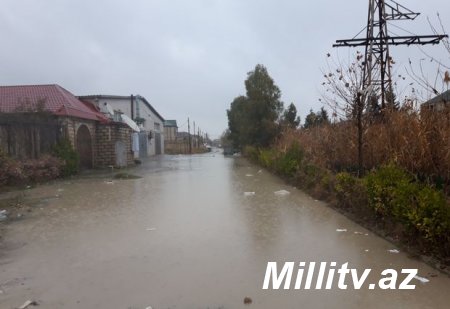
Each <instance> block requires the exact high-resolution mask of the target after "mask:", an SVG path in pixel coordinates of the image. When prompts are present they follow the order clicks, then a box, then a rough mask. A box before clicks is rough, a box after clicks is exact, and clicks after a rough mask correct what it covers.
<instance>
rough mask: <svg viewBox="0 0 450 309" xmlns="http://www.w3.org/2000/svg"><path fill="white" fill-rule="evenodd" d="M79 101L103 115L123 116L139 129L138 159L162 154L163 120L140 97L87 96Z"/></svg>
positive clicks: (81, 97)
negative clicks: (95, 108)
mask: <svg viewBox="0 0 450 309" xmlns="http://www.w3.org/2000/svg"><path fill="white" fill-rule="evenodd" d="M79 99H80V100H82V101H87V102H90V103H92V104H94V105H95V106H97V107H98V108H99V109H100V110H102V111H103V112H104V113H108V110H112V111H113V112H114V113H115V114H121V113H122V114H125V115H127V116H128V117H130V118H131V119H132V120H134V122H136V123H137V124H138V125H139V127H140V128H141V132H140V133H139V154H138V156H139V157H145V156H152V155H159V154H163V153H164V118H163V117H162V116H161V115H160V114H159V113H158V112H157V111H156V109H155V108H154V107H153V106H152V105H151V104H150V103H149V102H148V101H147V100H146V99H145V98H144V97H142V96H139V95H130V96H115V95H87V96H80V97H79Z"/></svg>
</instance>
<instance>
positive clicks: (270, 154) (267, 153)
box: [258, 149, 275, 168]
mask: <svg viewBox="0 0 450 309" xmlns="http://www.w3.org/2000/svg"><path fill="white" fill-rule="evenodd" d="M274 160H275V151H274V150H270V149H260V150H259V155H258V162H259V164H261V165H262V166H264V167H266V168H272V167H273V164H274Z"/></svg>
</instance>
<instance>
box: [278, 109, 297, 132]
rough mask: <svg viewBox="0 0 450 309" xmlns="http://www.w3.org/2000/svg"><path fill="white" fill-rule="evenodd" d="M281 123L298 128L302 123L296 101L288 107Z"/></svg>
mask: <svg viewBox="0 0 450 309" xmlns="http://www.w3.org/2000/svg"><path fill="white" fill-rule="evenodd" d="M281 123H282V125H283V126H285V127H288V128H294V129H295V128H297V127H298V126H299V125H300V117H299V116H297V108H296V107H295V105H294V103H291V104H289V106H288V108H287V109H286V110H285V111H284V114H283V117H282V120H281Z"/></svg>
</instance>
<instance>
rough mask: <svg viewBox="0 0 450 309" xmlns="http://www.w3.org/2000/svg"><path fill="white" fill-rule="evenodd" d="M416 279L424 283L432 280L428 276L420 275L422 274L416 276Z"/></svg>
mask: <svg viewBox="0 0 450 309" xmlns="http://www.w3.org/2000/svg"><path fill="white" fill-rule="evenodd" d="M414 279H416V280H419V281H420V282H422V283H428V282H430V280H428V279H427V278H424V277H420V276H414Z"/></svg>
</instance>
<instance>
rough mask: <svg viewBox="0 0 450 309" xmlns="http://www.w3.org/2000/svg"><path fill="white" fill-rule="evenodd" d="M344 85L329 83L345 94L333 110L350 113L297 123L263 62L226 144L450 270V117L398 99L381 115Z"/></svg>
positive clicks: (312, 116) (234, 112)
mask: <svg viewBox="0 0 450 309" xmlns="http://www.w3.org/2000/svg"><path fill="white" fill-rule="evenodd" d="M355 63H356V62H355ZM353 65H355V64H353ZM357 69H358V68H354V70H357ZM326 76H327V78H333V76H330V75H326ZM339 78H340V76H339V75H338V76H336V80H329V82H330V84H327V85H332V86H336V87H340V86H341V85H340V84H339V83H342V87H344V88H343V89H341V88H336V89H340V90H342V91H347V92H341V94H344V95H345V98H346V99H347V101H344V105H343V107H342V109H340V110H338V109H337V105H336V104H335V105H333V106H334V107H335V109H334V111H333V112H336V111H338V112H342V114H343V116H342V117H341V118H339V120H335V121H330V119H329V116H328V113H327V111H326V110H325V109H324V108H322V109H321V110H319V111H317V112H314V111H312V110H311V112H310V113H309V114H308V115H307V117H306V119H305V122H304V125H303V126H299V122H300V121H298V122H297V120H299V119H298V117H297V116H296V111H295V113H294V109H295V106H294V108H292V107H290V108H288V109H287V110H283V108H282V106H283V103H282V102H281V101H280V97H281V92H280V91H279V89H278V87H277V86H276V85H275V84H274V82H273V80H272V79H271V78H270V76H269V75H268V73H267V70H266V69H265V68H264V67H263V66H261V65H258V66H257V67H256V68H255V70H254V71H252V72H250V73H249V74H248V79H247V81H246V83H245V85H246V89H247V95H246V96H241V97H238V98H236V99H235V100H234V101H233V103H232V104H231V106H230V109H229V110H228V119H229V128H228V131H226V132H225V134H224V136H223V139H226V140H228V141H229V142H230V143H232V144H233V146H234V147H237V148H238V149H240V150H241V151H242V152H243V153H244V155H246V156H247V157H248V158H249V159H250V160H252V161H254V162H256V163H258V164H260V165H262V166H264V167H266V168H267V169H268V170H270V171H272V172H274V173H276V174H277V175H279V176H281V177H283V178H285V179H286V180H287V181H289V182H290V183H291V184H292V185H294V186H296V187H298V188H300V189H303V190H305V191H306V192H308V193H309V194H311V195H312V196H314V197H316V198H319V199H322V200H325V201H328V202H329V203H330V205H332V206H333V207H335V208H337V209H338V210H340V211H342V212H344V213H345V214H347V215H348V216H350V217H351V218H352V219H354V220H355V221H357V222H360V223H361V224H363V225H365V226H366V227H368V228H371V229H372V230H375V231H377V232H379V233H380V234H382V235H384V236H385V237H388V238H390V239H392V240H394V241H399V242H401V243H402V244H403V245H404V246H406V247H408V248H409V250H410V252H414V253H415V254H417V255H431V256H434V257H435V258H437V259H438V260H439V261H440V262H441V263H443V264H446V265H450V198H449V197H450V111H449V110H448V109H447V110H443V111H441V112H439V113H437V112H432V111H425V110H424V111H422V112H419V111H418V110H417V109H416V108H415V107H414V104H411V101H408V100H406V101H405V103H404V104H399V103H398V102H397V100H396V99H395V96H394V95H393V94H392V95H391V96H390V98H391V99H390V100H391V101H390V104H389V106H388V107H387V108H386V109H385V110H383V111H381V109H380V108H379V107H378V106H377V104H378V103H377V101H376V98H371V99H370V100H367V102H370V106H366V105H361V100H358V98H357V92H356V91H357V89H358V84H357V83H356V84H354V85H353V86H352V84H351V82H349V81H346V80H345V79H344V78H342V79H339ZM255 81H257V83H258V86H257V87H254V88H250V86H251V85H254V83H255ZM333 83H334V84H333ZM255 89H256V90H255ZM333 98H334V99H335V98H336V97H335V96H333ZM336 102H337V101H336ZM342 102H343V101H342V100H340V101H339V103H342ZM330 105H331V104H330ZM289 111H290V113H289ZM287 114H289V117H287ZM334 116H335V115H334ZM266 124H267V125H266ZM261 128H263V129H261Z"/></svg>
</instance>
